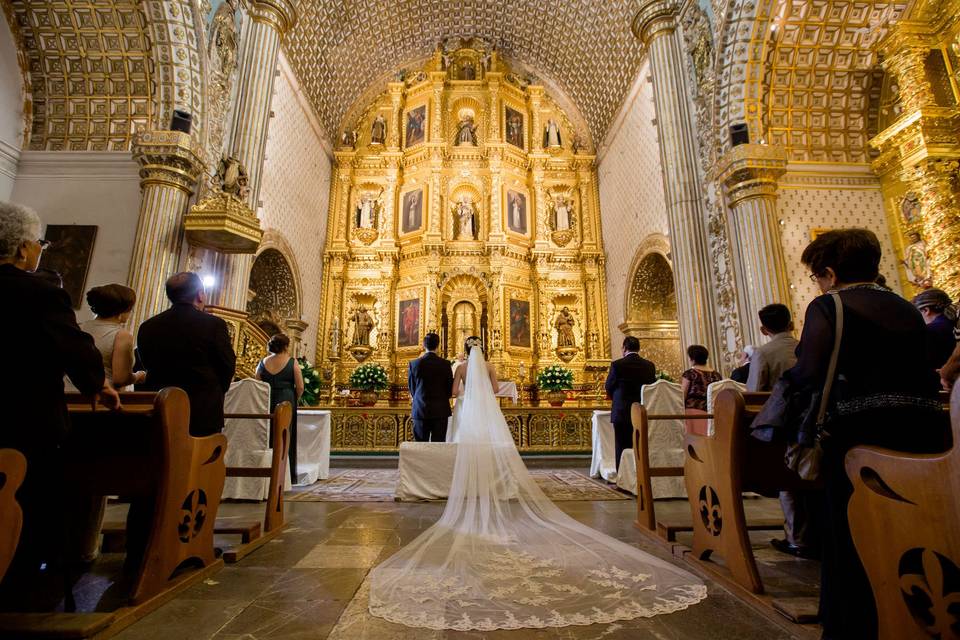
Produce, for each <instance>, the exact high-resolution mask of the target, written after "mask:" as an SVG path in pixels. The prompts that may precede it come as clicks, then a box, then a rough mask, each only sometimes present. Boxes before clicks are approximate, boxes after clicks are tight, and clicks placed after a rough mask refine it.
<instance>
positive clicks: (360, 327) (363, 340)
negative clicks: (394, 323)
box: [351, 305, 375, 347]
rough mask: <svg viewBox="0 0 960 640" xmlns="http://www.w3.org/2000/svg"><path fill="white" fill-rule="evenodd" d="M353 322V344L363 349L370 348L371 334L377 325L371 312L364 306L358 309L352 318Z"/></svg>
mask: <svg viewBox="0 0 960 640" xmlns="http://www.w3.org/2000/svg"><path fill="white" fill-rule="evenodd" d="M351 322H353V344H354V345H356V346H361V347H369V346H370V332H372V331H373V327H374V326H375V323H374V321H373V317H372V316H371V315H370V312H369V311H367V308H366V307H365V306H363V305H360V306H359V307H357V310H356V311H354V312H353V317H352V318H351Z"/></svg>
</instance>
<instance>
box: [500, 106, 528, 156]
mask: <svg viewBox="0 0 960 640" xmlns="http://www.w3.org/2000/svg"><path fill="white" fill-rule="evenodd" d="M504 120H505V121H506V122H505V125H506V126H504V130H505V131H506V132H507V143H509V144H512V145H513V146H515V147H520V148H521V149H523V114H522V113H520V112H519V111H516V110H514V109H511V108H510V107H506V109H505V116H504Z"/></svg>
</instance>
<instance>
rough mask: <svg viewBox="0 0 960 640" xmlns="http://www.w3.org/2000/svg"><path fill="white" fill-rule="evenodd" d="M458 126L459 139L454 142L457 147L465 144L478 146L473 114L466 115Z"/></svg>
mask: <svg viewBox="0 0 960 640" xmlns="http://www.w3.org/2000/svg"><path fill="white" fill-rule="evenodd" d="M457 127H458V128H457V139H456V142H454V143H453V144H454V146H455V147H459V146H460V145H464V144H471V145H473V146H477V127H476V125H474V124H473V117H472V116H464V117H463V119H461V120H460V124H458V125H457Z"/></svg>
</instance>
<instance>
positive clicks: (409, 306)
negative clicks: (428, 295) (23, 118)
mask: <svg viewBox="0 0 960 640" xmlns="http://www.w3.org/2000/svg"><path fill="white" fill-rule="evenodd" d="M397 316H398V318H399V322H400V326H399V327H398V328H397V346H398V347H415V346H417V345H418V344H420V300H419V299H417V298H414V299H413V300H401V301H400V313H398V314H397Z"/></svg>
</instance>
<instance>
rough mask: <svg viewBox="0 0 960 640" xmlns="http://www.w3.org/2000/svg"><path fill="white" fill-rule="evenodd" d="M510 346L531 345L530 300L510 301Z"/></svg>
mask: <svg viewBox="0 0 960 640" xmlns="http://www.w3.org/2000/svg"><path fill="white" fill-rule="evenodd" d="M510 346H513V347H527V348H529V347H530V302H529V301H527V300H511V301H510Z"/></svg>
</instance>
